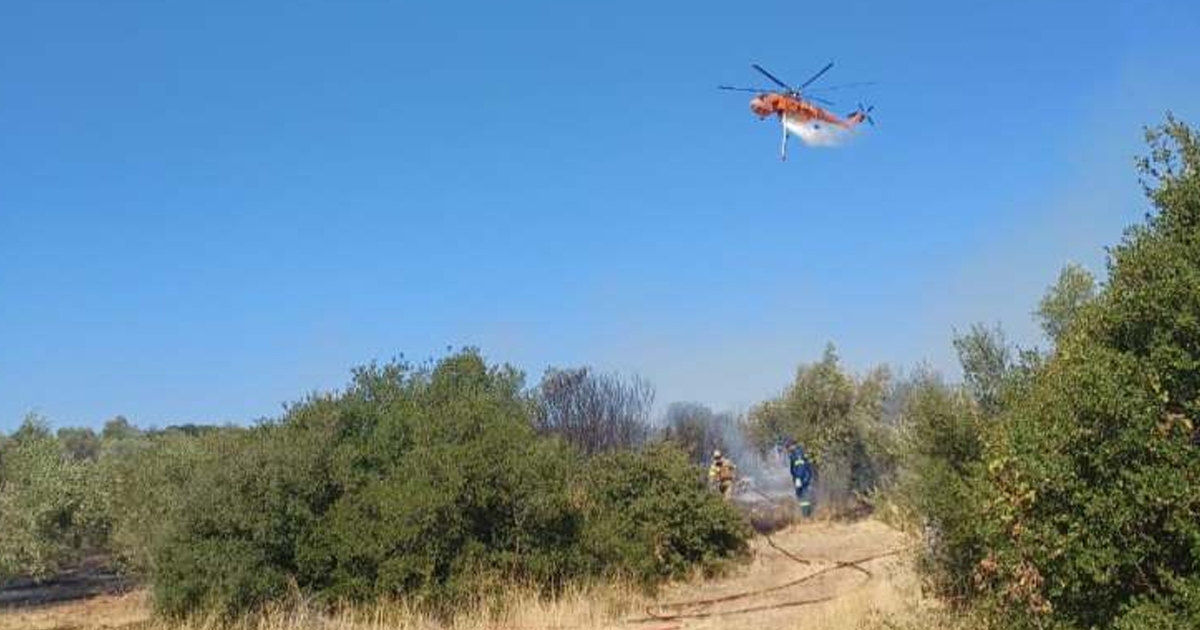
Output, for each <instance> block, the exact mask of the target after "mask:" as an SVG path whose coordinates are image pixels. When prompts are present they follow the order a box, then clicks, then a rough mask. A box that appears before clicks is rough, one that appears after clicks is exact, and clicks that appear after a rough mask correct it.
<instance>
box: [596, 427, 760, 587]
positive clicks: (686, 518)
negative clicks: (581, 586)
mask: <svg viewBox="0 0 1200 630" xmlns="http://www.w3.org/2000/svg"><path fill="white" fill-rule="evenodd" d="M700 473H701V471H700V470H699V469H698V468H697V467H696V466H695V465H693V464H692V463H690V462H689V461H688V459H687V456H686V454H684V453H683V452H682V451H681V450H679V449H678V448H677V447H675V446H674V445H673V444H670V443H667V442H660V443H658V444H655V445H653V446H651V447H649V448H647V449H646V450H644V451H641V452H619V453H613V454H609V455H604V456H601V457H598V458H596V459H594V460H592V461H590V462H588V468H587V474H586V475H584V477H583V478H582V482H583V486H582V488H581V491H582V492H583V494H584V495H585V496H586V497H587V498H586V508H585V516H586V524H587V525H586V529H585V541H586V547H587V548H588V550H589V552H590V553H591V554H593V555H594V557H595V559H596V560H597V561H598V562H599V565H598V566H599V568H600V569H601V570H602V571H603V572H605V573H609V574H619V575H622V576H628V577H633V578H634V579H636V580H638V581H640V582H642V583H644V584H653V583H656V582H658V581H661V580H664V579H669V578H679V577H683V576H684V575H686V574H687V572H688V571H690V570H691V569H693V568H695V567H701V568H703V569H705V570H707V571H710V572H711V571H714V570H716V569H718V568H719V567H720V566H721V565H722V564H723V563H724V562H725V561H728V560H730V559H732V558H734V557H736V556H737V555H739V554H740V553H742V552H744V551H745V549H746V542H745V541H746V538H747V537H748V536H749V532H748V529H747V525H746V523H745V522H744V521H743V519H742V517H741V515H740V514H739V513H738V511H737V510H736V509H735V508H734V507H733V506H732V505H731V504H729V503H728V502H726V501H723V500H721V499H720V498H719V496H718V495H717V494H715V493H713V492H710V491H709V490H708V489H707V487H706V486H705V484H704V482H703V481H702V476H701V474H700Z"/></svg>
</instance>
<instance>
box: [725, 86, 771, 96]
mask: <svg viewBox="0 0 1200 630" xmlns="http://www.w3.org/2000/svg"><path fill="white" fill-rule="evenodd" d="M717 89H718V90H729V91H731V92H754V93H757V94H765V93H767V92H770V91H771V90H768V89H766V88H748V87H734V86H732V85H718V86H717Z"/></svg>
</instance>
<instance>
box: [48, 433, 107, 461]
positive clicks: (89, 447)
mask: <svg viewBox="0 0 1200 630" xmlns="http://www.w3.org/2000/svg"><path fill="white" fill-rule="evenodd" d="M58 442H59V444H61V445H62V448H63V451H64V452H65V453H67V454H68V455H70V456H71V457H73V458H75V459H96V457H97V456H98V455H99V454H100V438H99V437H98V436H97V435H96V432H95V431H93V430H91V429H88V428H82V429H80V428H73V427H63V428H61V429H59V430H58Z"/></svg>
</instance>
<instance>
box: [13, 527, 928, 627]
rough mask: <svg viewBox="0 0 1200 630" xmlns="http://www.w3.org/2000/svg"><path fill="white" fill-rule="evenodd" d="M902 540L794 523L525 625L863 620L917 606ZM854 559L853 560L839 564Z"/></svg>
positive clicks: (67, 610) (109, 602)
mask: <svg viewBox="0 0 1200 630" xmlns="http://www.w3.org/2000/svg"><path fill="white" fill-rule="evenodd" d="M907 544H908V540H907V539H906V538H905V537H904V536H903V535H902V534H900V533H899V532H897V531H895V530H893V529H891V528H889V527H888V526H886V525H884V524H882V523H880V522H878V521H873V520H864V521H859V522H856V523H849V524H847V523H822V522H817V523H809V524H804V525H798V526H793V527H790V528H787V529H784V530H782V531H778V532H775V533H774V534H772V535H771V536H770V537H769V538H768V537H764V536H758V537H756V538H755V539H754V541H753V542H752V549H753V552H754V555H753V558H752V559H751V560H750V561H749V562H748V563H747V564H745V565H744V566H741V567H738V568H737V569H736V570H735V571H733V572H732V573H731V574H730V575H728V576H726V577H724V578H720V579H715V580H707V581H702V582H695V583H688V584H679V585H675V586H672V587H670V588H668V589H666V590H665V591H664V592H663V593H662V594H661V595H660V596H659V597H658V598H656V599H655V600H654V601H653V602H652V603H651V604H649V605H648V606H645V607H642V608H644V610H641V611H640V612H635V613H633V614H631V615H626V616H623V617H622V618H621V619H620V620H619V621H616V622H615V623H602V624H594V623H588V624H580V623H579V622H578V619H570V617H572V616H573V615H570V614H567V615H565V617H567V618H562V617H559V618H558V619H555V620H553V621H551V620H549V619H545V618H543V619H540V620H539V621H540V622H542V623H534V624H532V625H527V623H521V624H520V625H521V627H522V628H526V627H528V628H529V629H530V630H533V629H534V628H560V629H565V628H586V627H593V628H598V627H604V628H623V629H625V630H667V629H676V630H693V629H696V630H699V629H708V628H744V629H757V628H763V629H767V628H769V629H771V630H780V629H782V628H797V629H803V628H822V629H827V630H837V629H842V628H845V629H849V628H862V627H865V626H869V625H870V623H871V622H872V621H875V620H879V619H882V618H886V617H891V616H895V615H898V614H901V615H902V614H904V613H905V612H907V611H911V610H912V609H913V608H914V607H915V606H916V604H917V601H918V599H919V591H920V589H919V586H918V582H917V580H916V577H915V576H914V574H913V572H912V570H911V562H910V560H909V558H908V557H907V554H906V553H904V552H903V551H902V550H903V549H905V547H906V546H907ZM897 551H899V553H896V552H897ZM853 561H858V562H854V563H853V565H847V564H846V563H849V562H853ZM148 617H149V613H148V606H147V602H146V596H145V593H144V592H141V591H135V592H133V593H129V594H126V595H99V596H95V597H89V598H86V599H82V600H77V601H71V602H63V603H55V604H46V605H40V606H36V607H23V608H12V607H9V608H7V609H4V608H0V630H16V629H18V628H20V629H22V630H51V629H54V630H65V629H68V628H70V629H75V628H80V629H82V628H102V627H103V628H121V627H127V628H128V627H138V626H141V625H143V624H144V622H145V621H146V620H147V619H148ZM526 621H531V620H526ZM326 627H329V626H326ZM334 627H340V626H339V625H338V624H334ZM486 627H507V626H486Z"/></svg>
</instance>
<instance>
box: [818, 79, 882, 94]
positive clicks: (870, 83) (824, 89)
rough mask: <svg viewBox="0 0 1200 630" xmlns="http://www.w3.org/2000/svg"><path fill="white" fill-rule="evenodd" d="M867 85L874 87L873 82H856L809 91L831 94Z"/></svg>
mask: <svg viewBox="0 0 1200 630" xmlns="http://www.w3.org/2000/svg"><path fill="white" fill-rule="evenodd" d="M868 85H875V81H858V82H855V83H839V84H838V85H830V86H826V87H819V88H813V89H812V90H811V91H812V92H831V91H833V90H845V89H849V88H856V87H866V86H868Z"/></svg>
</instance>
